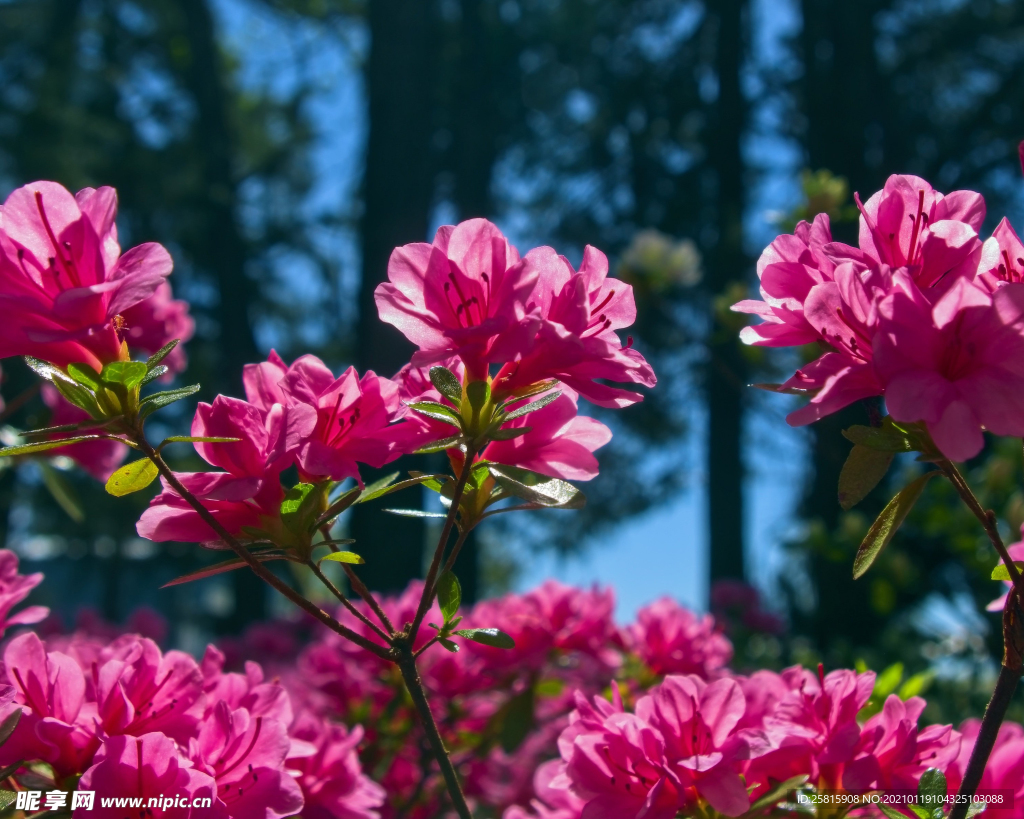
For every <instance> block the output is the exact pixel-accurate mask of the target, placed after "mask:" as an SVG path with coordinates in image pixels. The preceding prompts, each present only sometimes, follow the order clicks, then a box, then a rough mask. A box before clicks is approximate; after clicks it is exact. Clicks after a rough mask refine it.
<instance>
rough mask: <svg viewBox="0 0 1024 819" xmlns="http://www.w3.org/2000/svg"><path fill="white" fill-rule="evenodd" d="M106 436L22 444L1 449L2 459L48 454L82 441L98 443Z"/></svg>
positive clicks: (78, 437) (0, 456)
mask: <svg viewBox="0 0 1024 819" xmlns="http://www.w3.org/2000/svg"><path fill="white" fill-rule="evenodd" d="M107 437H109V436H106V435H78V436H75V437H72V438H58V439H57V440H55V441H36V442H35V443H32V444H20V445H19V446H7V447H4V448H3V449H0V458H4V457H8V458H9V457H13V456H15V455H33V454H35V453H36V452H46V451H47V450H50V449H57V448H59V447H62V446H70V445H71V444H77V443H81V442H82V441H98V440H101V439H103V438H107Z"/></svg>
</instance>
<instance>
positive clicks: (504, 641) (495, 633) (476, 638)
mask: <svg viewBox="0 0 1024 819" xmlns="http://www.w3.org/2000/svg"><path fill="white" fill-rule="evenodd" d="M453 633H454V634H458V635H459V636H460V637H465V638H466V639H467V640H472V641H473V642H474V643H482V644H483V645H485V646H492V647H494V648H515V647H516V641H515V640H513V639H512V638H511V637H510V636H509V635H508V634H506V633H505V632H504V631H502V630H501V629H498V628H463V629H459V630H458V631H456V632H453Z"/></svg>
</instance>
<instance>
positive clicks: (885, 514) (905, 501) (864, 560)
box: [853, 469, 939, 580]
mask: <svg viewBox="0 0 1024 819" xmlns="http://www.w3.org/2000/svg"><path fill="white" fill-rule="evenodd" d="M938 474H939V472H938V470H936V469H933V470H931V471H930V472H925V473H924V474H923V475H921V477H919V478H917V479H916V480H914V481H912V482H911V483H909V484H907V486H905V487H904V488H903V489H902V490H901V491H900V492H899V494H897V495H896V497H894V498H893V499H892V500H891V501H889V503H888V504H887V505H886V507H885V509H883V510H882V514H880V515H879V516H878V518H877V519H876V520H875V522H874V523H872V524H871V528H870V529H868V533H867V535H866V536H865V537H864V540H863V541H862V542H861V544H860V548H859V549H858V550H857V556H856V557H855V558H854V559H853V578H854V580H856V579H858V578H860V577H863V576H864V573H865V572H867V570H868V569H870V568H871V564H872V563H874V562H875V560H876V559H877V558H878V555H879V554H881V552H882V549H884V548H885V547H886V546H887V545H888V544H889V541H890V540H892V538H893V535H895V534H896V530H897V529H899V528H900V525H901V524H902V523H903V521H904V520H906V518H907V515H908V514H910V510H911V509H913V508H914V504H915V503H916V502H917V499H918V498H919V497H921V492H922V491H924V485H925V484H926V483H928V481H930V480H931V479H932V478H933V477H935V476H936V475H938Z"/></svg>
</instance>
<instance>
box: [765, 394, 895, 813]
mask: <svg viewBox="0 0 1024 819" xmlns="http://www.w3.org/2000/svg"><path fill="white" fill-rule="evenodd" d="M750 386H751V387H754V388H755V389H759V390H767V391H768V392H779V393H783V394H785V395H807V393H809V392H810V390H802V389H800V388H799V387H784V386H782V384H764V383H762V384H751V385H750ZM904 819H906V817H904Z"/></svg>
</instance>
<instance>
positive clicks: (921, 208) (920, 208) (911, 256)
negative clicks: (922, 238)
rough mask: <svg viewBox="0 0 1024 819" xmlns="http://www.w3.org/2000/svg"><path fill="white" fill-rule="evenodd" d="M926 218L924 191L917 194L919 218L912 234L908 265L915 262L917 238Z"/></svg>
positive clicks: (915, 219) (915, 222)
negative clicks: (922, 218) (924, 217)
mask: <svg viewBox="0 0 1024 819" xmlns="http://www.w3.org/2000/svg"><path fill="white" fill-rule="evenodd" d="M922 216H924V191H923V190H920V191H918V192H917V216H916V217H914V231H913V232H912V233H911V234H910V252H909V253H908V254H907V264H912V263H913V261H914V253H915V252H916V250H917V237H918V234H919V233H920V230H921V217H922Z"/></svg>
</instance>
